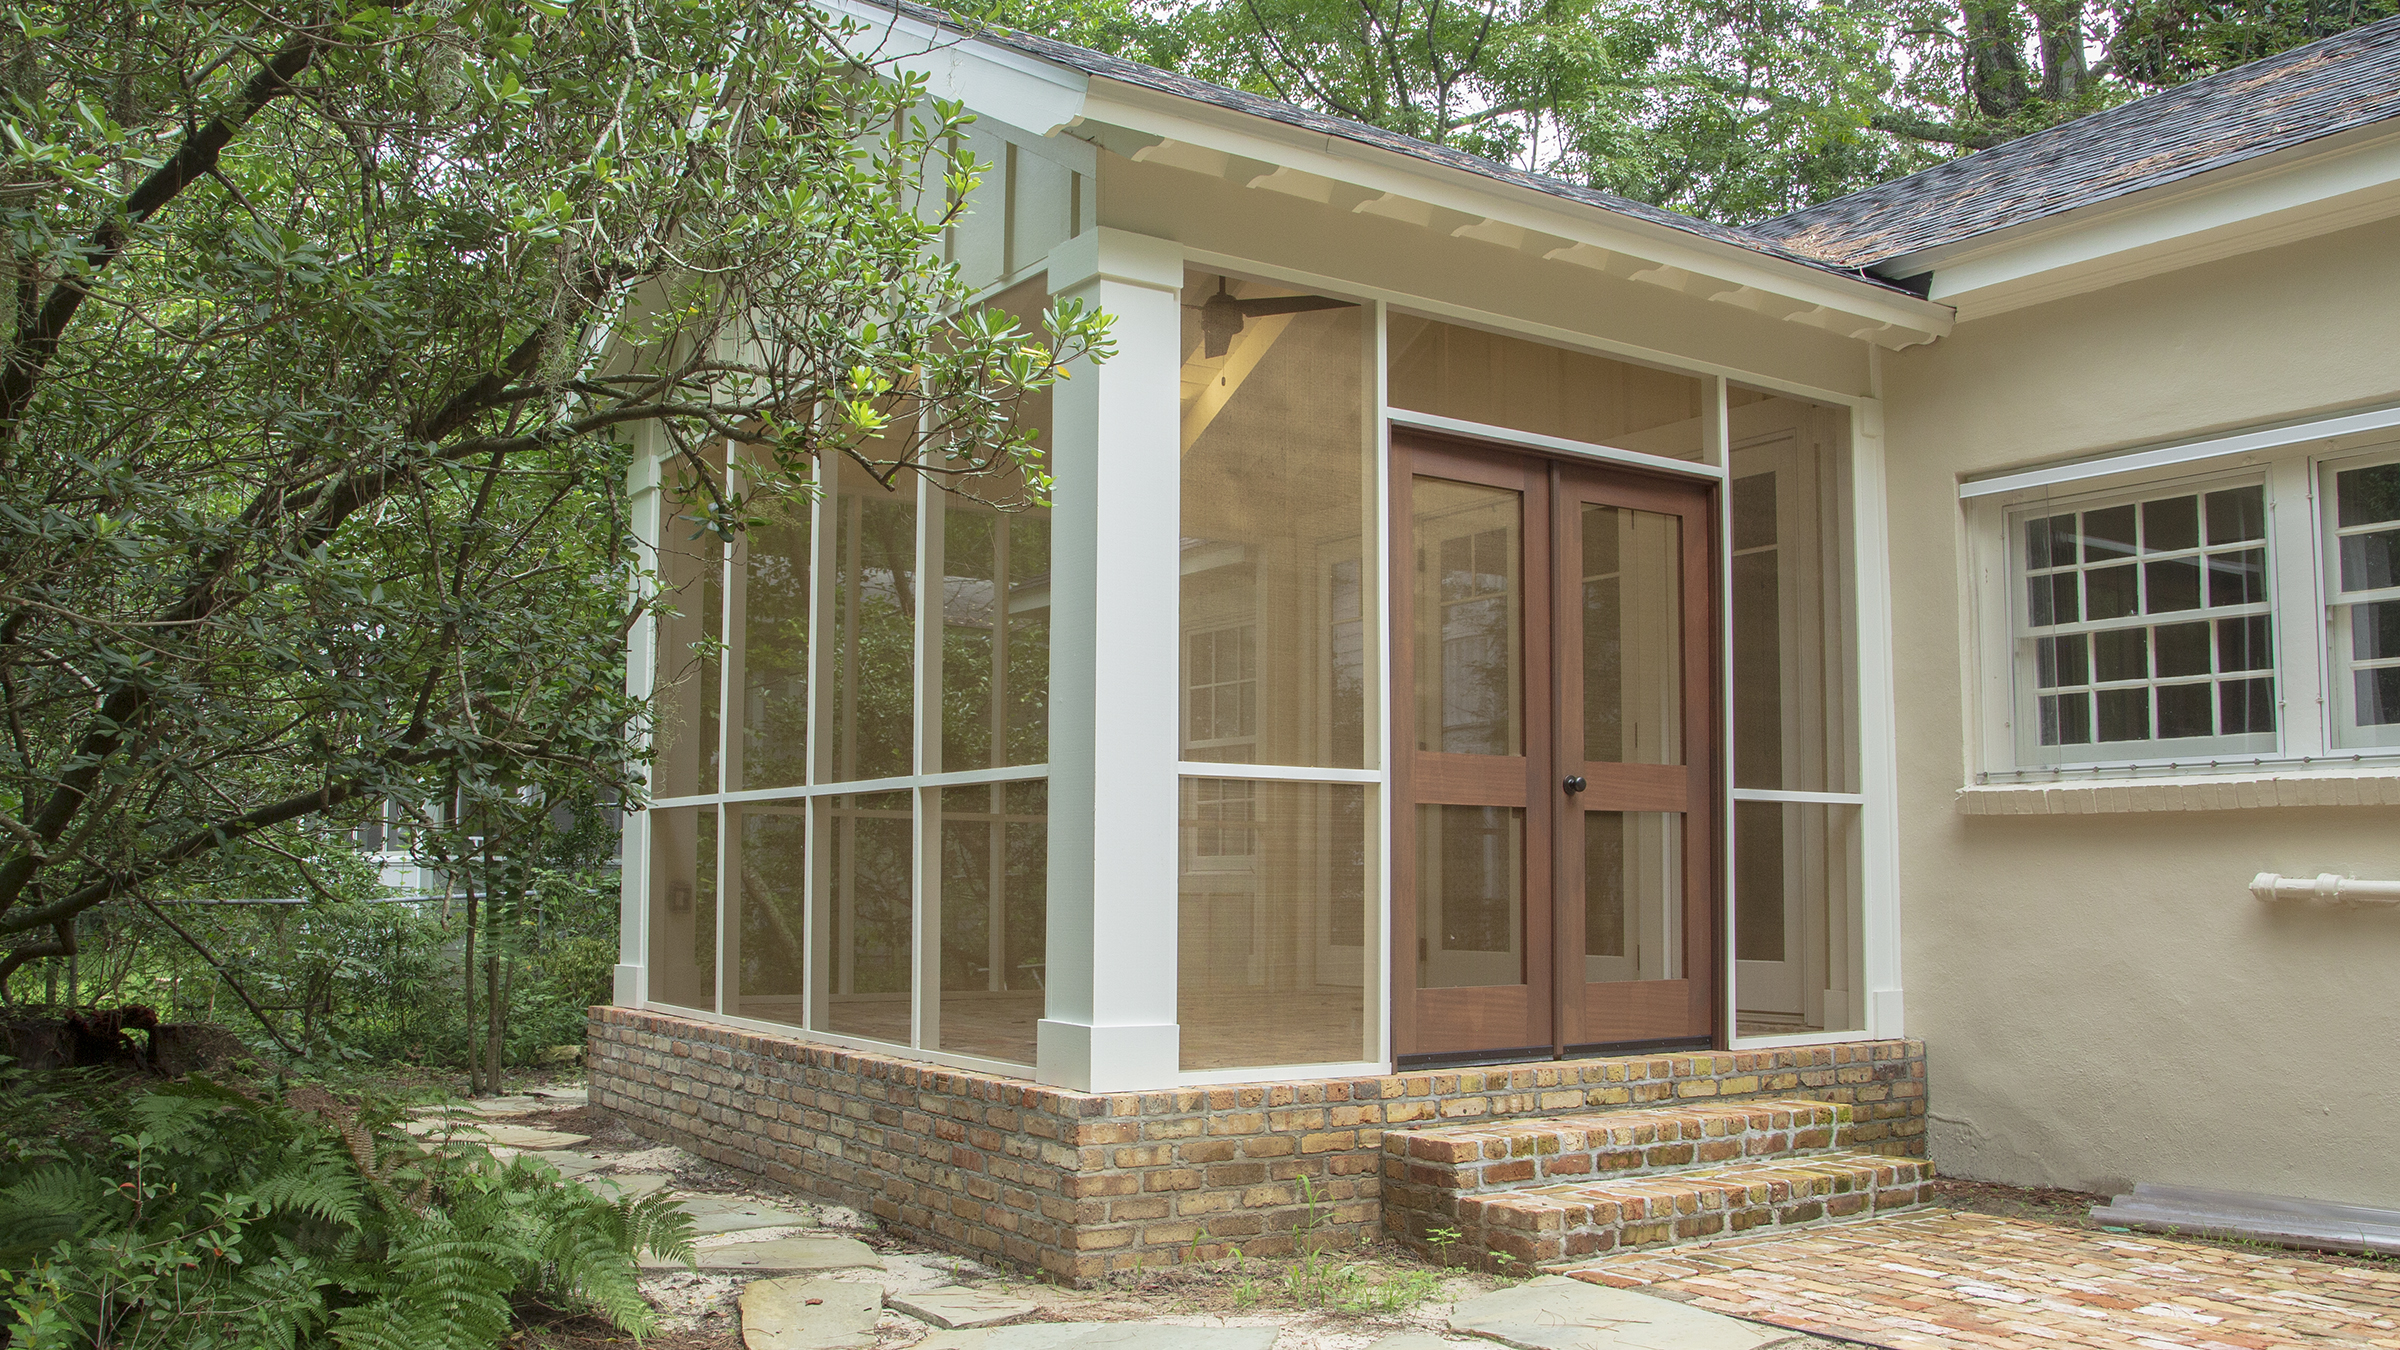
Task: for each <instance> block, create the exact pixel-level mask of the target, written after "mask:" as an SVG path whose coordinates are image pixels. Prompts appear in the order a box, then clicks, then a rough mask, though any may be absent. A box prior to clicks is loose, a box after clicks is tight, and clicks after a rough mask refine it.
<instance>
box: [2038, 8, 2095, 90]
mask: <svg viewBox="0 0 2400 1350" xmlns="http://www.w3.org/2000/svg"><path fill="white" fill-rule="evenodd" d="M2033 21H2034V30H2035V32H2036V33H2038V34H2039V35H2040V38H2041V47H2042V97H2043V98H2044V99H2047V100H2049V101H2051V102H2054V103H2060V102H2071V101H2073V100H2075V99H2077V98H2080V97H2082V96H2083V87H2084V85H2085V84H2086V83H2087V82H2088V81H2089V80H2090V78H2091V65H2090V63H2089V61H2087V60H2086V58H2085V57H2084V54H2083V3H2082V0H2043V3H2040V4H2037V5H2035V6H2034V11H2033Z"/></svg>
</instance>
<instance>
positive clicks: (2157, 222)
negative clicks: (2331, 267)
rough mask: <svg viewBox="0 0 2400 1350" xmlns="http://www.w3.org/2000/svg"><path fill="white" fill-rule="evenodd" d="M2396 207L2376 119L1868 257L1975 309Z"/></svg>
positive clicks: (2392, 170) (2397, 154)
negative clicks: (2001, 226) (2065, 209)
mask: <svg viewBox="0 0 2400 1350" xmlns="http://www.w3.org/2000/svg"><path fill="white" fill-rule="evenodd" d="M2393 214H2400V134H2396V133H2395V131H2394V129H2393V128H2392V127H2390V126H2388V125H2379V126H2376V127H2374V128H2370V129H2368V132H2367V133H2365V134H2360V135H2350V136H2342V137H2328V138H2326V140H2324V141H2312V142H2310V143H2308V144H2307V145H2303V146H2296V147H2293V149H2292V150H2290V151H2286V152H2283V153H2281V154H2277V155H2273V156H2265V157H2262V158H2260V159H2258V160H2251V161H2247V162H2244V163H2241V164H2236V165H2230V166H2228V167H2226V168H2223V169H2219V170H2216V171H2214V172H2211V173H2207V174H2202V175H2199V176H2198V177H2196V178H2192V179H2187V180H2185V181H2183V182H2179V183H2172V184H2167V185H2164V186H2161V187H2157V188H2152V189H2150V190H2148V191H2145V192H2139V193H2135V194H2133V195H2131V196H2128V197H2124V198H2120V199H2118V200H2116V201H2113V202H2108V203H2103V204H2100V205H2097V206H2093V207H2090V208H2087V209H2085V210H2082V211H2076V212H2072V213H2069V214H2068V215H2066V216H2063V217H2054V218H2052V219H2051V220H2049V221H2045V222H2042V223H2041V224H2040V225H2038V226H2034V227H2029V228H2026V229H2020V230H2010V231H2008V232H2007V234H2006V237H2004V238H1993V237H1990V236H1986V237H1984V238H1980V239H1975V240H1969V241H1965V242H1963V243H1961V244H1958V245H1953V246H1950V247H1946V248H1941V249H1928V250H1926V251H1924V252H1921V253H1916V254H1909V255H1904V256H1902V257H1897V258H1893V259H1891V260H1889V261H1887V262H1884V263H1880V264H1878V265H1877V267H1876V270H1877V271H1878V272H1881V273H1883V274H1885V275H1887V276H1915V275H1921V274H1923V273H1926V272H1931V273H1933V283H1932V287H1931V290H1930V292H1929V294H1930V296H1931V298H1933V299H1935V300H1938V301H1942V302H1945V303H1948V304H1952V305H1956V306H1957V307H1958V308H1959V310H1960V311H1961V314H1962V317H1966V318H1974V317H1979V316H1981V315H1984V314H1995V313H2000V312H2003V311H2005V310H2009V309H2017V308H2022V307H2023V306H2025V305H2029V304H2038V303H2041V302H2042V301H2045V300H2051V299H2056V298H2059V297H2060V296H2064V295H2070V294H2074V293H2076V292H2079V291H2087V290H2098V289H2100V288H2102V287H2105V286H2112V285H2115V284H2117V283H2119V282H2122V281H2130V280H2132V279H2134V278H2136V277H2140V276H2147V275H2151V274H2154V273H2157V272H2164V271H2170V270H2173V269H2175V268H2179V267H2189V266H2193V265H2195V264H2198V263H2202V262H2207V261H2209V260H2211V259H2214V258H2222V257H2229V256H2231V255H2233V254H2236V253H2244V252H2250V251H2252V250H2255V249H2260V248H2268V247H2272V246H2274V245H2276V244H2280V243H2287V242H2290V241H2292V240H2295V239H2304V238H2308V237H2311V236H2314V235H2318V234H2323V233H2328V232H2330V231H2333V230H2338V229H2346V228H2348V227H2349V226H2351V225H2356V224H2362V223H2364V222H2366V221H2368V220H2374V219H2380V218H2382V217H2384V216H2389V215H2393Z"/></svg>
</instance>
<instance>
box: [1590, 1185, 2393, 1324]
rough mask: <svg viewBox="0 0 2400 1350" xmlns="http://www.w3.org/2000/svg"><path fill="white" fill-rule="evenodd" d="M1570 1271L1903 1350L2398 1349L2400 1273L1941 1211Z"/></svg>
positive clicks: (1619, 1259)
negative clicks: (2046, 1349) (1993, 1349)
mask: <svg viewBox="0 0 2400 1350" xmlns="http://www.w3.org/2000/svg"><path fill="white" fill-rule="evenodd" d="M1569 1273H1570V1274H1572V1275H1574V1276H1575V1277H1576V1278H1578V1279H1581V1280H1587V1281H1590V1282H1592V1283H1595V1284H1602V1285H1606V1286H1610V1287H1614V1288H1618V1289H1629V1290H1639V1291H1640V1292H1642V1293H1645V1294H1650V1295H1655V1296H1659V1297H1664V1298H1671V1299H1675V1300H1677V1301H1679V1302H1681V1303H1683V1304H1685V1305H1686V1306H1688V1307H1692V1308H1698V1309H1705V1310H1708V1311H1712V1312H1718V1313H1724V1314H1730V1315H1732V1316H1735V1317H1741V1318H1747V1319H1750V1320H1752V1321H1756V1322H1767V1323H1772V1324H1774V1325H1776V1326H1781V1327H1788V1328H1790V1329H1792V1330H1794V1331H1800V1332H1807V1333H1811V1334H1814V1335H1819V1336H1828V1337H1833V1338H1836V1339H1841V1340H1849V1341H1859V1342H1864V1343H1866V1344H1869V1345H1880V1346H1887V1347H1891V1348H1892V1350H1925V1348H1927V1347H1941V1348H1942V1350H1949V1348H1950V1347H1959V1348H1960V1350H1964V1348H1966V1347H1987V1346H2012V1347H2024V1346H2057V1347H2062V1350H2063V1348H2065V1347H2074V1348H2075V1350H2135V1348H2136V1347H2139V1348H2140V1350H2270V1348H2271V1347H2283V1346H2308V1347H2314V1348H2316V1350H2335V1348H2336V1347H2339V1348H2341V1350H2350V1348H2351V1347H2372V1348H2373V1350H2400V1266H2395V1267H2394V1268H2392V1269H2391V1270H2380V1269H2375V1268H2371V1267H2365V1266H2356V1265H2342V1264H2336V1263H2333V1262H2328V1261H2314V1260H2310V1259H2307V1258H2305V1257H2302V1256H2299V1255H2297V1254H2285V1253H2281V1252H2277V1251H2273V1250H2268V1249H2260V1250H2258V1251H2255V1252H2252V1251H2236V1250H2232V1249H2228V1248H2224V1247H2217V1246H2213V1245H2208V1244H2203V1243H2193V1242H2178V1241H2175V1240H2172V1239H2169V1238H2161V1237H2153V1236H2150V1235H2147V1234H2131V1233H2127V1234H2117V1233H2107V1232H2096V1231H2093V1230H2090V1229H2080V1228H2069V1227H2065V1226H2061V1225H2057V1224H2045V1223H2034V1222H2029V1221H2026V1220H2022V1219H2004V1218H1997V1217H1993V1216H1989V1215H1982V1214H1961V1213H1954V1212H1950V1211H1946V1210H1935V1211H1930V1212H1926V1213H1922V1214H1912V1215H1906V1216H1900V1217H1895V1218H1889V1219H1876V1220H1872V1221H1868V1222H1862V1223H1853V1224H1843V1225H1839V1226H1836V1227H1832V1228H1824V1229H1817V1230H1813V1231H1811V1232H1808V1233H1804V1234H1798V1235H1793V1236H1787V1237H1761V1238H1748V1239H1736V1240H1733V1241H1729V1242H1723V1243H1719V1244H1716V1245H1713V1246H1710V1247H1705V1248H1687V1249H1684V1250H1682V1251H1680V1252H1675V1253H1670V1254H1657V1255H1651V1254H1644V1253H1629V1254H1627V1255H1623V1256H1614V1257H1605V1258H1602V1259H1600V1260H1598V1261H1594V1262H1590V1263H1587V1264H1585V1265H1583V1266H1580V1267H1577V1268H1576V1269H1575V1270H1573V1271H1571V1272H1569Z"/></svg>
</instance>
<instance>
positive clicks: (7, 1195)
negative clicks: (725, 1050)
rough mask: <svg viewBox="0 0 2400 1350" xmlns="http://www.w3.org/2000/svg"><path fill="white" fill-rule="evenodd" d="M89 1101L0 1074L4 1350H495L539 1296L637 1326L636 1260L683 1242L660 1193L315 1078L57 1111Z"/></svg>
mask: <svg viewBox="0 0 2400 1350" xmlns="http://www.w3.org/2000/svg"><path fill="white" fill-rule="evenodd" d="M86 1083H87V1084H93V1080H86ZM85 1095H86V1094H81V1093H76V1092H74V1091H72V1090H71V1085H62V1084H60V1083H57V1082H51V1083H42V1082H39V1081H37V1080H34V1079H32V1078H31V1077H30V1076H28V1075H24V1074H20V1073H15V1072H13V1071H0V1110H4V1111H6V1112H7V1115H6V1117H5V1119H0V1183H4V1184H0V1298H4V1300H5V1306H6V1308H7V1313H8V1321H7V1331H6V1336H5V1338H4V1340H5V1344H7V1345H8V1346H10V1347H12V1350H49V1347H61V1348H62V1350H63V1347H67V1346H90V1345H94V1344H100V1345H108V1346H116V1347H126V1350H133V1348H134V1347H145V1346H178V1347H193V1348H194V1350H200V1348H203V1347H208V1348H213V1347H228V1348H229V1350H230V1348H231V1347H249V1346H276V1347H281V1348H282V1350H313V1348H314V1347H335V1346H338V1347H342V1348H343V1350H452V1348H453V1347H455V1348H456V1350H488V1347H491V1346H493V1345H495V1344H497V1343H498V1342H499V1341H500V1339H501V1338H502V1337H503V1336H504V1335H505V1334H506V1333H507V1331H508V1327H509V1322H510V1315H511V1311H510V1310H511V1302H510V1300H511V1298H512V1297H514V1296H518V1295H529V1294H536V1293H539V1294H542V1295H545V1296H547V1297H550V1298H554V1299H558V1300H562V1301H565V1302H567V1303H569V1304H572V1305H581V1306H585V1307H588V1308H590V1309H592V1310H594V1311H596V1312H598V1313H600V1314H602V1315H604V1316H606V1317H607V1318H608V1319H609V1320H610V1321H611V1322H612V1323H614V1324H615V1325H616V1326H617V1327H619V1328H620V1329H623V1330H625V1331H628V1332H632V1333H634V1334H636V1335H640V1334H642V1333H644V1332H647V1331H648V1330H649V1329H650V1326H651V1323H652V1316H653V1315H652V1313H651V1310H650V1308H649V1306H648V1305H647V1304H646V1303H645V1302H644V1301H643V1300H642V1298H641V1296H640V1294H639V1293H638V1292H637V1290H636V1288H635V1269H636V1268H635V1264H634V1258H635V1255H636V1254H637V1253H638V1252H640V1251H641V1250H644V1249H648V1250H651V1251H655V1252H659V1253H662V1254H664V1255H667V1256H670V1257H682V1256H686V1255H688V1253H689V1251H690V1248H691V1221H690V1220H689V1219H688V1218H687V1217H685V1216H684V1215H683V1214H682V1213H681V1211H679V1210H677V1209H676V1208H674V1206H673V1202H671V1201H669V1200H667V1199H666V1198H664V1197H663V1196H655V1195H654V1196H650V1197H647V1198H645V1199H642V1200H638V1201H636V1200H632V1199H630V1198H628V1199H620V1200H616V1201H613V1202H612V1201H609V1200H604V1199H602V1198H601V1197H599V1196H598V1195H596V1194H594V1193H593V1192H591V1191H589V1190H587V1189H585V1188H584V1187H581V1186H577V1185H574V1184H572V1183H570V1182H567V1181H565V1180H563V1179H562V1178H561V1177H560V1176H559V1174H558V1172H557V1171H556V1169H554V1168H552V1167H550V1166H549V1165H548V1164H546V1163H542V1162H540V1161H538V1160H533V1159H528V1158H525V1157H521V1156H520V1157H516V1158H512V1159H510V1160H508V1161H505V1162H503V1161H501V1160H499V1159H496V1158H494V1157H493V1156H492V1154H491V1152H490V1151H489V1150H488V1149H485V1148H482V1147H480V1146H476V1145H471V1144H456V1143H445V1144H438V1145H437V1144H428V1143H426V1142H423V1141H419V1140H417V1139H415V1138H412V1137H411V1136H409V1135H407V1134H406V1133H404V1132H402V1131H400V1130H398V1129H397V1128H395V1127H394V1120H393V1118H392V1115H391V1113H390V1112H389V1111H388V1110H382V1111H367V1112H362V1111H361V1110H360V1109H358V1108H356V1107H354V1106H352V1105H351V1104H349V1103H346V1102H344V1101H342V1100H340V1099H338V1098H336V1097H334V1096H333V1095H331V1094H330V1093H327V1092H325V1091H324V1090H322V1089H321V1088H316V1087H313V1086H300V1087H294V1088H290V1089H288V1090H284V1091H281V1092H278V1093H274V1094H270V1095H265V1096H252V1095H249V1094H247V1093H244V1092H241V1091H237V1090H235V1089H234V1088H232V1087H228V1086H225V1085H222V1084H218V1083H214V1082H211V1081H208V1080H206V1079H201V1078H191V1079H186V1080H184V1081H182V1082H179V1083H172V1084H166V1085H161V1086H152V1087H148V1088H146V1089H142V1088H133V1089H118V1088H108V1087H106V1086H104V1085H103V1086H101V1090H100V1091H98V1092H97V1093H95V1094H89V1095H88V1096H87V1099H86V1100H85V1101H83V1102H72V1101H70V1098H71V1097H74V1096H85ZM62 1114H63V1118H64V1119H63V1122H62V1119H61V1116H62ZM62 1123H63V1124H64V1126H65V1128H64V1130H63V1132H58V1133H53V1131H59V1130H60V1126H61V1124H62ZM28 1126H30V1127H31V1128H32V1129H33V1130H38V1131H41V1133H39V1134H34V1133H28V1132H27V1127H28Z"/></svg>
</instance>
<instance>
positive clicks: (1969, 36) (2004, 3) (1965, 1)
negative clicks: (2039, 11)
mask: <svg viewBox="0 0 2400 1350" xmlns="http://www.w3.org/2000/svg"><path fill="white" fill-rule="evenodd" d="M1959 17H1960V19H1961V20H1962V21H1963V26H1964V31H1965V34H1966V50H1965V52H1964V53H1963V55H1964V57H1965V60H1964V61H1963V62H1961V65H1962V66H1963V68H1964V71H1965V74H1966V80H1967V90H1966V92H1967V97H1968V98H1969V99H1970V100H1972V101H1973V102H1974V105H1975V111H1976V112H1978V113H1980V114H1982V115H1983V116H1985V117H2008V116H2011V115H2013V114H2014V113H2015V112H2016V111H2017V110H2018V109H2019V108H2022V107H2024V106H2025V104H2026V101H2027V100H2028V99H2030V98H2032V97H2033V90H2032V87H2031V86H2030V85H2029V84H2028V83H2027V82H2026V76H2025V22H2024V18H2023V16H2022V15H2020V14H2018V13H2017V10H2016V6H2015V5H2014V4H2013V3H2012V0H1961V4H1960V6H1959Z"/></svg>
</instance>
